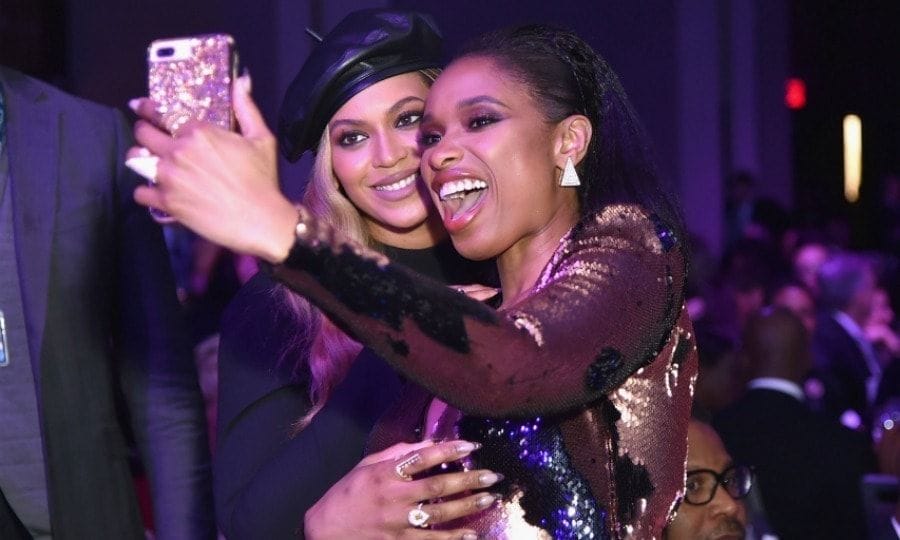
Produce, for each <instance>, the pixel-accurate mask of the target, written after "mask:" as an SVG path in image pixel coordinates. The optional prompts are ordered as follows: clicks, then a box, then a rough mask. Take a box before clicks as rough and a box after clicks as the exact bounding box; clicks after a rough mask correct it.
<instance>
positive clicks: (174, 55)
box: [147, 34, 237, 134]
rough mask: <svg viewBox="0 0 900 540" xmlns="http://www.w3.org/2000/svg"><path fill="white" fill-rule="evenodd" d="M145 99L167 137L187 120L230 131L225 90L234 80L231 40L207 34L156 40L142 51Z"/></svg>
mask: <svg viewBox="0 0 900 540" xmlns="http://www.w3.org/2000/svg"><path fill="white" fill-rule="evenodd" d="M147 63H148V68H149V75H148V87H149V95H150V99H152V100H153V101H155V102H156V103H158V104H159V112H160V114H161V115H162V122H163V125H164V127H165V128H166V129H167V130H168V131H169V132H170V133H172V134H175V133H177V132H178V130H179V129H180V128H181V127H182V126H183V125H184V124H185V122H187V121H188V120H190V119H192V118H194V119H198V120H204V121H207V122H210V123H213V124H216V125H218V126H221V127H223V128H225V129H234V113H233V112H232V109H231V85H232V83H233V82H234V79H235V77H236V76H237V52H236V50H235V47H234V39H233V38H232V37H231V36H229V35H227V34H208V35H202V36H190V37H184V38H174V39H160V40H156V41H154V42H153V43H151V44H150V47H149V48H148V49H147Z"/></svg>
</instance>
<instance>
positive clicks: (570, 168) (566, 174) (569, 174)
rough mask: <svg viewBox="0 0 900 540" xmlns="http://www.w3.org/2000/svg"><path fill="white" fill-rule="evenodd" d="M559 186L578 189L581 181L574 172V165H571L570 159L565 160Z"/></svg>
mask: <svg viewBox="0 0 900 540" xmlns="http://www.w3.org/2000/svg"><path fill="white" fill-rule="evenodd" d="M559 185H561V186H562V187H578V186H580V185H581V180H580V179H579V178H578V173H577V172H576V171H575V164H574V163H572V158H567V159H566V168H565V169H563V173H562V176H560V177H559Z"/></svg>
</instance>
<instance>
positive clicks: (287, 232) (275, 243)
mask: <svg viewBox="0 0 900 540" xmlns="http://www.w3.org/2000/svg"><path fill="white" fill-rule="evenodd" d="M300 215H305V214H300ZM298 219H299V217H298V209H297V208H296V207H295V206H294V205H293V204H291V203H290V202H289V201H287V200H286V199H284V200H283V201H280V204H279V205H278V206H277V207H275V208H273V211H272V212H271V214H269V216H268V221H269V222H270V225H269V226H268V227H267V232H266V234H265V238H266V243H265V245H264V246H262V252H261V253H258V254H257V255H258V256H259V257H260V258H262V259H263V260H265V261H267V262H269V263H271V264H281V263H282V262H284V260H285V259H287V256H288V254H289V253H290V251H291V248H292V247H293V245H294V242H295V241H296V238H297V237H296V228H297V224H298Z"/></svg>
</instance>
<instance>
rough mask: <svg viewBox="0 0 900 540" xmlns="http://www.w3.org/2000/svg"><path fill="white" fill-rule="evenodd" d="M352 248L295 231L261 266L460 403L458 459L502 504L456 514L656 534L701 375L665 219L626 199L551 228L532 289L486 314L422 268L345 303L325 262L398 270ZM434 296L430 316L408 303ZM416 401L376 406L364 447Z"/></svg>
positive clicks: (511, 523)
mask: <svg viewBox="0 0 900 540" xmlns="http://www.w3.org/2000/svg"><path fill="white" fill-rule="evenodd" d="M303 225H304V231H305V234H304V235H302V236H303V237H306V238H318V239H321V238H327V237H330V235H329V234H324V235H323V234H321V231H322V230H323V229H327V228H328V225H327V224H323V223H320V222H317V221H316V220H314V219H313V218H306V219H305V222H304V224H303ZM359 250H360V248H359V247H358V246H354V245H349V244H348V245H346V246H335V245H331V244H329V243H323V242H321V241H315V242H310V241H306V240H304V238H298V241H297V243H296V244H295V246H294V248H293V250H292V252H291V255H290V256H289V258H288V260H287V261H286V262H285V263H284V264H282V265H279V266H276V267H274V268H273V274H274V275H275V277H276V278H278V279H281V280H283V281H284V282H285V283H287V284H288V285H289V286H291V287H292V288H294V289H295V290H297V291H298V292H300V293H301V294H303V295H305V296H307V297H308V298H309V299H310V300H311V301H313V302H314V303H316V304H317V305H318V306H319V307H320V308H322V309H323V310H324V311H325V312H326V313H328V315H329V317H330V318H332V320H335V321H336V322H338V323H339V324H340V325H341V326H342V327H343V328H346V329H348V331H350V332H351V333H352V334H353V335H354V337H356V338H357V339H360V340H361V341H363V342H364V343H366V344H367V345H369V346H371V347H372V348H374V349H375V350H376V351H377V352H379V354H382V355H383V356H384V357H385V358H386V359H387V360H388V361H389V362H391V363H392V365H394V366H395V367H396V368H397V369H398V370H399V371H401V372H402V373H403V374H404V375H406V376H407V377H409V378H410V379H411V380H413V381H414V382H415V383H417V384H419V385H421V386H422V387H424V388H425V389H426V390H427V391H428V392H430V393H432V394H434V395H437V396H440V397H441V399H443V400H444V401H446V402H447V403H448V404H449V405H451V406H452V407H454V408H456V409H458V410H459V411H461V414H460V415H459V418H460V419H459V421H458V422H457V423H456V425H455V427H456V429H457V431H458V433H459V434H460V435H462V436H466V437H470V438H472V439H473V440H479V442H482V444H483V445H484V447H483V448H482V449H481V450H479V451H478V452H476V453H475V454H473V455H472V458H471V463H468V464H467V465H468V466H475V467H487V468H490V469H492V470H495V471H497V472H501V473H503V474H504V475H505V479H504V480H503V482H502V484H500V485H498V486H495V488H496V490H499V491H500V492H501V493H503V494H504V499H503V501H502V502H500V503H498V504H497V505H496V506H495V507H493V508H490V509H488V510H486V511H485V512H484V513H482V514H480V515H478V516H476V517H475V518H473V519H470V520H468V521H467V522H466V523H464V525H465V526H474V527H476V528H477V529H478V530H479V532H480V533H482V534H483V535H484V537H486V538H516V539H519V538H536V539H539V538H579V539H581V538H598V539H599V538H655V537H660V536H661V534H662V529H663V528H664V527H665V525H666V523H667V522H668V520H669V519H670V517H671V513H672V511H673V509H674V508H675V506H676V505H677V504H678V502H679V500H680V498H681V496H682V491H683V485H684V468H685V458H686V446H687V423H688V419H689V414H690V405H691V399H692V394H693V383H694V378H695V377H696V372H697V359H696V351H695V347H694V344H693V336H692V335H691V325H690V321H689V320H688V318H687V316H686V314H685V312H684V309H683V307H682V299H683V298H682V297H683V287H684V279H685V268H686V262H685V260H684V254H683V250H682V248H681V246H680V244H679V243H678V239H677V238H675V237H674V235H673V234H672V232H671V230H669V229H668V228H667V227H666V226H665V224H664V223H662V222H660V220H658V219H656V218H654V217H653V216H649V215H647V214H646V213H645V212H644V211H643V210H642V209H641V208H640V207H637V206H633V205H614V206H608V207H606V208H604V209H603V210H602V211H601V212H599V213H598V214H597V215H595V216H593V217H592V218H591V219H589V220H585V221H583V222H582V223H580V224H579V225H578V226H576V227H575V228H574V229H573V230H572V231H570V233H569V234H567V235H566V236H565V237H564V238H563V239H561V241H560V244H559V246H558V248H557V250H556V252H555V253H554V255H553V257H552V259H551V261H550V263H549V264H548V265H547V267H546V268H545V270H544V271H543V273H542V274H541V277H540V279H539V281H538V283H537V284H536V285H535V287H534V289H533V291H532V293H531V294H530V295H528V297H526V298H525V299H524V300H522V301H519V302H518V303H516V304H515V305H513V306H509V308H508V309H501V310H499V311H497V312H496V316H493V317H489V316H486V315H485V314H484V313H483V312H482V311H481V310H480V309H479V308H477V307H476V306H477V305H478V304H477V303H476V302H474V301H471V300H469V299H467V298H465V297H464V295H461V294H458V293H456V292H454V291H449V290H448V289H447V288H446V287H443V286H440V285H439V284H436V283H435V284H430V283H428V282H426V281H424V280H421V279H416V280H415V283H416V286H415V288H414V290H412V291H409V290H404V291H399V290H398V291H396V293H395V294H394V296H391V295H390V294H389V295H384V294H380V295H379V296H378V297H377V300H373V301H372V302H356V303H352V305H350V304H351V303H348V302H347V301H346V298H347V291H346V290H342V289H345V288H346V285H343V284H342V283H341V282H339V281H338V280H336V279H334V278H333V277H330V275H329V274H331V273H333V272H334V271H335V270H334V266H335V265H344V266H345V267H346V266H347V265H348V264H349V265H350V267H351V268H352V270H348V272H350V273H351V274H352V273H354V272H361V273H364V274H366V278H365V279H364V280H363V281H365V282H371V283H377V282H379V281H382V280H384V281H388V282H390V281H391V280H396V279H398V278H397V275H403V274H404V272H405V271H404V270H403V269H400V268H397V267H396V266H395V265H392V264H385V265H375V264H368V265H367V264H363V261H365V260H366V256H365V254H364V253H363V254H359ZM354 257H355V258H356V259H359V260H358V261H357V262H359V264H358V265H356V266H354V264H356V263H354V262H353V261H355V260H356V259H354ZM345 273H347V272H345ZM354 279H355V280H356V281H359V279H358V278H354ZM400 281H403V280H400ZM345 283H346V282H345ZM369 304H372V305H369ZM411 306H412V307H411ZM415 306H420V308H416V307H415ZM435 306H440V308H441V314H442V322H440V323H438V321H436V320H434V319H433V317H432V316H428V317H416V316H415V315H414V314H412V313H409V312H408V310H410V309H413V310H414V311H415V310H416V309H422V310H424V312H426V313H431V312H432V310H433V309H434V308H435ZM432 326H434V327H432ZM455 333H462V335H451V334H455ZM398 341H402V342H403V343H404V344H405V345H406V348H405V349H404V350H403V351H402V353H401V352H398V351H397V350H396V346H395V345H392V344H396V343H397V342H398ZM460 343H464V344H465V346H464V347H460V346H459V344H460ZM417 403H419V405H417V406H420V407H421V401H419V402H417ZM420 412H421V414H409V411H406V412H405V413H404V414H402V415H401V414H397V415H395V416H394V417H386V418H385V419H384V421H383V423H384V424H385V426H384V428H383V429H381V428H380V429H377V430H376V433H375V434H374V435H373V445H372V446H373V450H377V449H378V448H379V447H385V446H388V445H390V444H392V443H393V442H397V441H398V440H399V439H403V440H412V439H413V438H414V435H413V434H414V433H415V430H416V428H419V427H421V419H422V418H423V416H424V409H423V410H421V411H420ZM401 418H402V419H401ZM416 418H417V421H416V422H413V421H412V419H416ZM391 423H394V425H390V424H391ZM398 423H402V424H403V425H398ZM387 433H390V434H391V435H390V436H389V437H388V436H384V437H383V436H381V434H387ZM398 434H403V435H398ZM493 490H494V488H492V491H493ZM454 525H456V524H454Z"/></svg>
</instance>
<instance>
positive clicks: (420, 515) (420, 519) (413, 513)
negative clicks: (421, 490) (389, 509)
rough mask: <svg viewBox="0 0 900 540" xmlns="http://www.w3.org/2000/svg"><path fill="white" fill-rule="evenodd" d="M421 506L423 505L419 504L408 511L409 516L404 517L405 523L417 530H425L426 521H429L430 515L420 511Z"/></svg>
mask: <svg viewBox="0 0 900 540" xmlns="http://www.w3.org/2000/svg"><path fill="white" fill-rule="evenodd" d="M422 504H423V503H419V506H417V507H415V508H413V509H412V510H410V511H409V514H407V516H406V521H408V522H409V524H410V525H412V526H413V527H416V528H418V529H427V528H428V520H429V519H431V514H429V513H428V512H426V511H425V510H422Z"/></svg>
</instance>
